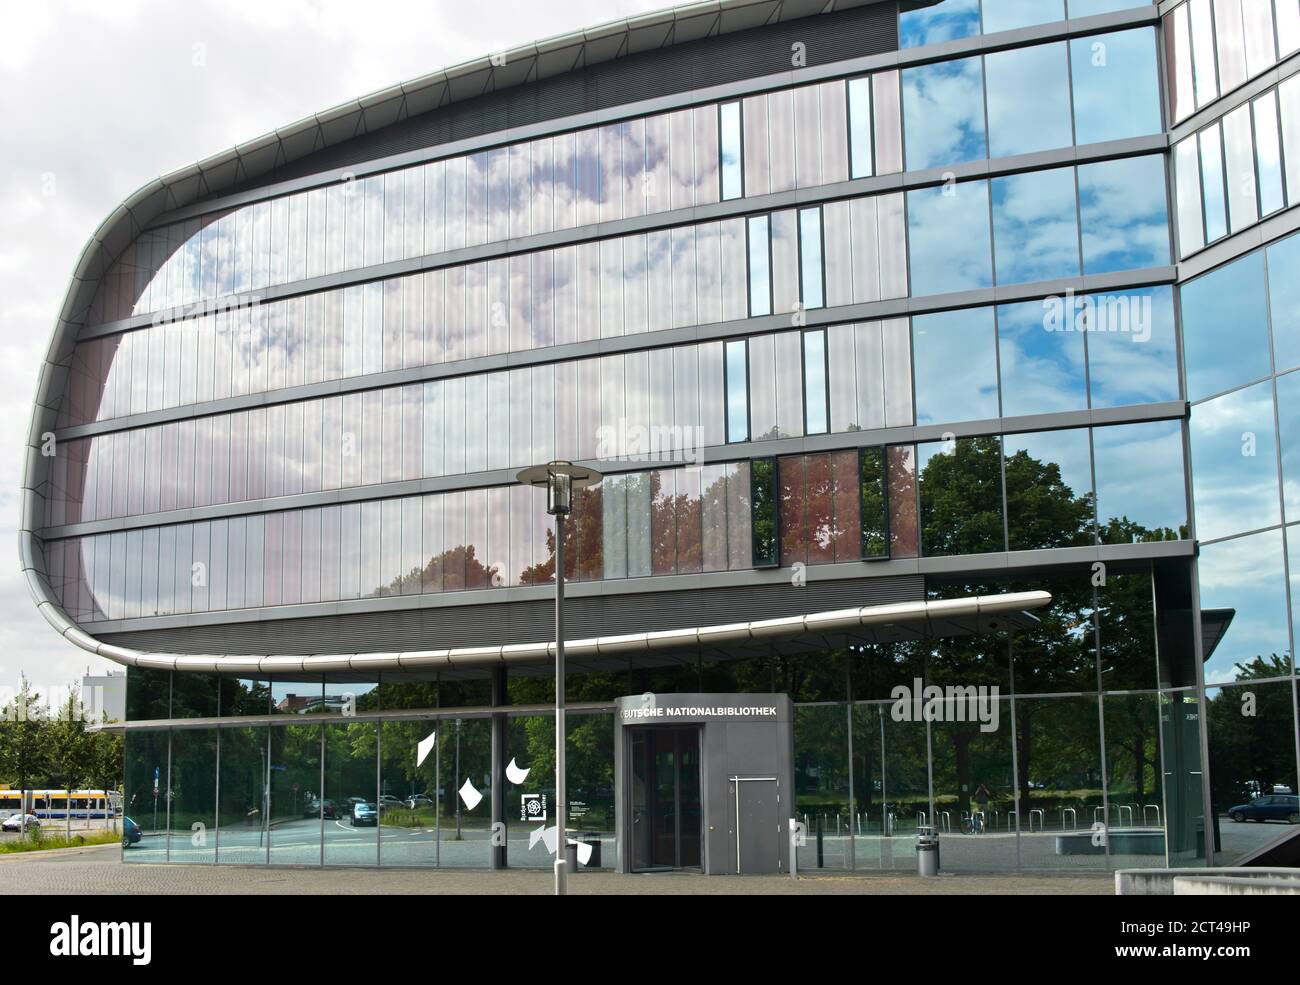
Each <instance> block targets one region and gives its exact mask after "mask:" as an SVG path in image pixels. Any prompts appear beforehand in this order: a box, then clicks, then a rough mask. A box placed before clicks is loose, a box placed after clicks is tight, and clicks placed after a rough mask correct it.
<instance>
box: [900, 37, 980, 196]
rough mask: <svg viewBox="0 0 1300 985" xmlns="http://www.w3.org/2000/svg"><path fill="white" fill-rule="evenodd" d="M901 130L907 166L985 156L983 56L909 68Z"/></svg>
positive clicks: (915, 167)
mask: <svg viewBox="0 0 1300 985" xmlns="http://www.w3.org/2000/svg"><path fill="white" fill-rule="evenodd" d="M903 132H904V134H906V152H907V169H908V170H909V171H919V170H922V169H924V168H933V167H939V166H941V165H947V164H959V163H961V162H963V161H978V160H980V159H982V158H984V157H987V156H988V153H987V149H986V146H985V140H984V73H983V71H982V68H981V64H980V59H979V58H961V59H956V60H953V61H947V62H936V63H935V64H933V65H922V66H920V67H918V68H909V69H905V70H904V71H903Z"/></svg>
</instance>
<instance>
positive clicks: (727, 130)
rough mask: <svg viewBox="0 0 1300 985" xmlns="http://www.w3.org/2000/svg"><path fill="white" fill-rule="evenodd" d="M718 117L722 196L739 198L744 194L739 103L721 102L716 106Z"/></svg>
mask: <svg viewBox="0 0 1300 985" xmlns="http://www.w3.org/2000/svg"><path fill="white" fill-rule="evenodd" d="M718 117H719V123H720V125H721V128H722V197H723V199H732V198H740V197H741V196H742V195H743V194H744V179H743V175H744V170H743V169H744V161H743V157H742V151H741V140H740V103H723V104H722V105H721V106H719V107H718Z"/></svg>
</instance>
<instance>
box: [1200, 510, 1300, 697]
mask: <svg viewBox="0 0 1300 985" xmlns="http://www.w3.org/2000/svg"><path fill="white" fill-rule="evenodd" d="M1199 568H1200V584H1201V608H1202V609H1233V610H1235V612H1236V614H1235V615H1234V616H1233V619H1232V625H1231V626H1230V627H1229V628H1228V632H1227V634H1226V635H1225V636H1224V638H1223V640H1222V642H1220V643H1219V646H1218V649H1216V650H1215V651H1214V656H1213V657H1211V658H1210V660H1208V661H1207V662H1206V664H1205V681H1206V683H1207V684H1210V683H1222V682H1225V681H1231V680H1234V679H1235V678H1236V670H1235V666H1234V665H1235V664H1237V663H1245V662H1247V661H1250V660H1253V659H1254V658H1255V657H1257V656H1265V657H1267V656H1269V655H1271V654H1274V653H1277V654H1282V653H1286V652H1288V650H1289V646H1290V645H1289V643H1288V641H1287V624H1286V593H1285V590H1286V582H1285V577H1284V575H1283V567H1282V531H1280V530H1268V531H1265V532H1263V533H1259V534H1255V535H1254V536H1251V537H1242V538H1240V539H1238V540H1229V541H1224V542H1223V543H1221V544H1210V545H1208V546H1206V547H1203V548H1201V557H1200V563H1199Z"/></svg>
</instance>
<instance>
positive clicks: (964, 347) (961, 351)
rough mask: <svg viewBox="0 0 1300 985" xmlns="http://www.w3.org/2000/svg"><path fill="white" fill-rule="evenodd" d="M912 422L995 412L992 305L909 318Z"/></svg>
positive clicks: (936, 421) (941, 421)
mask: <svg viewBox="0 0 1300 985" xmlns="http://www.w3.org/2000/svg"><path fill="white" fill-rule="evenodd" d="M912 349H913V358H914V360H915V365H916V423H917V424H946V423H949V422H956V421H972V420H983V419H985V418H990V417H997V416H998V371H997V352H996V349H995V341H994V329H993V309H991V308H971V309H968V310H965V311H945V312H941V313H939V314H934V315H922V316H920V317H917V318H913V319H912Z"/></svg>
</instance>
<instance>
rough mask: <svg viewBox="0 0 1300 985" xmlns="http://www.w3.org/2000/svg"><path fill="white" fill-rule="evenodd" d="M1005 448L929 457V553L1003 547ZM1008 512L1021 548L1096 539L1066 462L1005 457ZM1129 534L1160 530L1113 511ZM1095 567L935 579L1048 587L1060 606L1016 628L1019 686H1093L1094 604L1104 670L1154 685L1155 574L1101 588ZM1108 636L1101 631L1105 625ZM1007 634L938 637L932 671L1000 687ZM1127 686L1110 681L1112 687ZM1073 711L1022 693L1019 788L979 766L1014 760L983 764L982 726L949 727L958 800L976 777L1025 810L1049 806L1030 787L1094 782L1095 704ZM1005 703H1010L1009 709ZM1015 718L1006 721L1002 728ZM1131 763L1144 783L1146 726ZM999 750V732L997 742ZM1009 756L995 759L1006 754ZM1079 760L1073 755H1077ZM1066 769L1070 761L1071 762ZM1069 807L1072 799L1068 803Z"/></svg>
mask: <svg viewBox="0 0 1300 985" xmlns="http://www.w3.org/2000/svg"><path fill="white" fill-rule="evenodd" d="M1001 481H1002V479H1001V451H1000V443H999V441H998V439H997V438H996V437H989V438H972V439H963V440H960V441H957V442H956V443H955V448H954V449H953V451H952V453H950V454H942V455H935V456H933V457H932V458H931V459H930V461H929V462H928V463H927V465H926V467H925V469H924V470H923V472H922V475H921V489H922V494H921V511H922V525H923V535H922V536H923V543H924V545H925V548H926V552H927V553H930V554H969V553H978V552H980V551H996V550H1001V548H1002V514H1001V509H1000V504H1001V502H1002V492H1001ZM1006 510H1007V519H1008V525H1009V529H1010V533H1011V540H1012V547H1013V548H1043V547H1066V546H1075V545H1082V544H1086V543H1090V542H1091V536H1090V533H1089V531H1090V528H1091V523H1092V514H1093V504H1092V496H1091V494H1087V495H1084V496H1076V495H1075V494H1074V491H1073V490H1072V489H1071V488H1070V487H1069V486H1068V485H1066V483H1065V482H1064V480H1063V478H1062V475H1061V470H1060V467H1059V465H1057V464H1055V463H1052V462H1043V461H1040V460H1039V459H1036V458H1034V457H1033V456H1031V455H1029V454H1028V453H1027V452H1025V451H1023V450H1021V451H1018V452H1016V453H1015V454H1013V455H1011V456H1010V457H1008V458H1007V459H1006ZM1112 525H1113V526H1115V527H1116V529H1119V528H1120V527H1122V529H1123V530H1124V533H1125V535H1126V537H1125V539H1131V540H1141V539H1153V538H1155V537H1157V536H1163V535H1164V532H1159V533H1153V532H1150V531H1145V530H1144V529H1142V528H1141V527H1139V526H1138V525H1136V524H1134V523H1132V521H1128V520H1124V521H1114V522H1113V524H1112ZM1090 575H1091V572H1090V571H1081V572H1080V573H1079V574H1077V575H1074V576H1068V577H1056V578H1050V579H1043V578H1036V579H1027V580H1025V581H1024V582H1008V581H1005V580H1004V581H999V582H986V583H973V584H971V583H963V584H948V585H937V586H934V588H935V590H936V592H937V594H939V595H940V596H941V597H954V596H961V595H976V594H998V593H1000V592H1004V591H1027V590H1033V589H1045V590H1047V591H1050V592H1051V594H1052V598H1053V601H1052V604H1051V606H1049V607H1048V608H1046V609H1039V610H1036V611H1035V613H1034V615H1035V616H1036V617H1037V620H1038V621H1037V623H1036V624H1034V625H1033V626H1031V627H1030V628H1026V629H1020V630H1017V631H1016V632H1015V634H1014V636H1013V640H1012V645H1013V648H1014V652H1015V672H1016V682H1015V683H1016V691H1017V693H1019V694H1052V693H1060V692H1065V691H1085V692H1086V691H1095V690H1096V689H1097V686H1098V684H1097V677H1096V664H1095V660H1094V647H1095V639H1096V637H1095V635H1094V624H1093V620H1094V610H1100V617H1101V619H1102V623H1103V627H1104V628H1105V629H1106V630H1113V631H1114V634H1115V635H1114V636H1112V637H1111V638H1110V640H1109V644H1108V645H1107V646H1106V654H1105V661H1104V669H1105V670H1108V671H1109V670H1114V671H1115V672H1116V673H1117V674H1118V675H1120V677H1122V678H1124V679H1125V683H1127V684H1129V685H1130V686H1132V685H1133V684H1134V683H1135V681H1141V684H1140V685H1139V686H1151V682H1152V681H1153V677H1154V669H1155V656H1154V650H1153V637H1154V631H1153V626H1152V624H1151V617H1150V609H1151V587H1150V578H1149V576H1143V577H1130V578H1124V577H1120V576H1117V577H1113V578H1111V579H1110V580H1109V581H1108V582H1107V583H1106V584H1104V585H1102V586H1099V588H1098V590H1097V591H1096V592H1095V593H1094V589H1093V585H1092V581H1091V577H1090ZM1103 635H1104V634H1103ZM1007 669H1008V664H1007V645H1006V642H1005V638H1004V637H1001V636H991V635H974V636H966V637H956V638H952V639H947V640H942V641H938V642H936V643H935V644H934V645H933V648H932V649H931V652H930V656H929V677H928V679H929V681H931V682H933V683H937V684H940V685H949V684H954V685H980V684H984V685H996V686H998V687H1000V688H1005V687H1006V685H1007V683H1008V679H1007ZM1117 685H1118V686H1124V684H1122V683H1120V681H1118V680H1116V681H1114V682H1112V681H1110V680H1107V682H1106V686H1108V687H1115V686H1117ZM1092 708H1093V713H1092V715H1088V714H1086V713H1079V712H1078V710H1077V709H1078V703H1076V708H1075V709H1074V710H1071V709H1067V708H1065V707H1064V706H1062V705H1061V704H1060V703H1058V702H1049V701H1045V700H1044V701H1031V700H1020V701H1018V702H1017V703H1016V722H1015V729H1014V742H1015V749H1016V765H1017V770H1016V773H1017V775H1016V777H1015V782H1014V789H1013V790H1010V791H997V790H993V787H994V784H993V783H991V782H989V780H988V779H987V778H986V776H984V775H980V769H981V768H983V769H987V770H989V771H993V772H998V771H1000V770H1004V769H1006V768H1007V767H1009V765H1010V764H1009V763H1006V762H1005V757H1002V756H1001V754H998V755H996V756H994V760H993V761H992V762H990V763H988V764H987V765H986V766H984V767H981V766H980V763H979V755H978V750H979V749H980V748H981V747H982V746H983V745H984V744H985V742H986V741H987V740H988V738H989V737H988V736H985V735H983V734H982V733H980V732H979V731H978V729H977V728H973V727H964V726H962V725H960V724H957V725H948V726H945V729H944V734H945V735H946V736H947V739H948V742H949V743H950V745H951V749H952V763H953V768H954V771H955V775H954V777H953V781H954V786H955V789H956V791H957V795H958V803H959V806H960V808H961V809H962V810H969V809H970V794H971V792H972V791H973V790H974V789H975V787H977V786H978V785H979V784H980V783H985V784H986V785H987V786H988V787H989V788H990V790H993V792H994V795H995V797H996V796H997V795H999V794H1001V795H1002V796H1003V797H1008V796H1009V797H1013V798H1014V797H1016V791H1018V797H1019V799H1018V802H1017V803H1016V804H1015V809H1016V810H1017V811H1019V812H1020V813H1019V816H1020V817H1021V818H1022V819H1026V818H1028V817H1029V813H1028V812H1029V810H1030V808H1031V806H1047V805H1045V804H1044V802H1043V799H1042V798H1041V797H1040V798H1038V799H1037V800H1036V803H1035V804H1034V805H1031V803H1030V801H1029V797H1030V791H1031V786H1030V783H1031V781H1033V783H1034V784H1035V785H1036V786H1039V787H1042V786H1048V785H1050V786H1053V787H1056V788H1061V787H1062V785H1064V784H1075V783H1077V784H1080V785H1081V787H1080V788H1082V785H1084V784H1086V785H1088V786H1091V785H1092V783H1093V779H1094V777H1093V774H1094V773H1095V768H1085V767H1086V766H1088V765H1090V764H1096V765H1097V766H1099V765H1100V764H1099V756H1098V745H1099V744H1098V730H1097V722H1096V714H1095V706H1092ZM1006 710H1007V709H1006V708H1004V711H1006ZM1006 727H1008V726H1007V725H1006V723H1004V724H1003V728H1006ZM1131 739H1132V743H1133V745H1132V749H1131V754H1132V755H1133V757H1134V763H1133V772H1134V776H1135V778H1138V779H1137V782H1138V783H1139V784H1140V785H1141V784H1143V783H1144V778H1145V777H1146V775H1147V772H1146V768H1147V766H1148V765H1149V757H1150V753H1151V750H1152V746H1153V740H1154V736H1153V735H1150V734H1148V733H1147V732H1146V731H1145V730H1144V729H1143V730H1135V732H1134V733H1133V734H1131ZM992 746H993V747H994V748H998V749H1000V748H1001V743H1000V742H996V741H995V742H993V743H992ZM1000 758H1001V759H1002V762H1001V763H999V762H998V760H999V759H1000ZM1071 764H1073V765H1071ZM1063 767H1064V768H1063ZM1139 789H1141V786H1139ZM1066 806H1068V805H1066Z"/></svg>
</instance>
